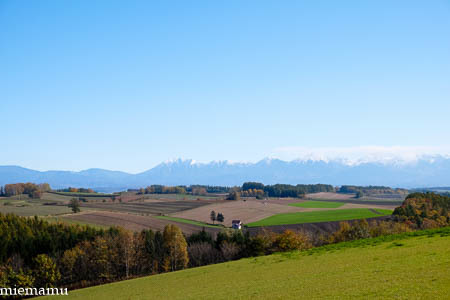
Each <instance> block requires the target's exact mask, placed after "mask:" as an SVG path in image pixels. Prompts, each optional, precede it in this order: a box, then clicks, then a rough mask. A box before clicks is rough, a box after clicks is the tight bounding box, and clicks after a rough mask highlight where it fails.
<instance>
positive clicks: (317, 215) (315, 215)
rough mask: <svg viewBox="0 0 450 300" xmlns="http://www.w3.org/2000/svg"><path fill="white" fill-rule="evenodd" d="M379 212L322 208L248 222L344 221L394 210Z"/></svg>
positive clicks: (260, 223)
mask: <svg viewBox="0 0 450 300" xmlns="http://www.w3.org/2000/svg"><path fill="white" fill-rule="evenodd" d="M376 211H377V212H379V214H376V213H375V212H373V211H372V210H370V209H368V208H353V209H336V210H321V211H308V212H297V213H284V214H277V215H274V216H270V217H268V218H265V219H262V220H259V221H257V222H253V223H249V224H247V226H248V227H256V226H272V225H288V224H302V223H317V222H330V221H344V220H355V219H366V218H373V217H379V216H383V215H390V214H391V213H392V211H390V210H387V209H377V210H376Z"/></svg>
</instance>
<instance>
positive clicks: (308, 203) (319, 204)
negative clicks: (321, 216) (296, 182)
mask: <svg viewBox="0 0 450 300" xmlns="http://www.w3.org/2000/svg"><path fill="white" fill-rule="evenodd" d="M344 204H345V203H342V202H326V201H312V200H310V201H305V202H299V203H291V204H289V206H296V207H306V208H338V207H341V206H342V205H344Z"/></svg>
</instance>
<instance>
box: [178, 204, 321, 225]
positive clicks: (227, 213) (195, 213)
mask: <svg viewBox="0 0 450 300" xmlns="http://www.w3.org/2000/svg"><path fill="white" fill-rule="evenodd" d="M212 210H214V211H215V212H216V213H222V214H223V215H224V217H225V222H224V223H223V224H224V225H225V226H231V221H232V220H241V221H242V222H243V223H244V224H245V223H250V222H255V221H258V220H260V219H263V218H266V217H269V216H272V215H275V214H279V213H287V212H300V211H313V210H317V209H316V208H301V207H294V206H288V205H281V204H274V203H270V202H268V203H266V204H264V201H261V200H247V201H242V200H241V201H226V202H221V203H217V204H210V205H205V206H202V207H198V208H195V209H190V210H185V211H182V212H178V213H174V214H172V216H174V217H179V218H185V219H190V220H197V221H201V222H205V223H210V222H211V220H210V218H209V216H210V213H211V211H212Z"/></svg>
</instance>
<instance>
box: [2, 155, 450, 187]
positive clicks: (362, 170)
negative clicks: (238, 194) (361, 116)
mask: <svg viewBox="0 0 450 300" xmlns="http://www.w3.org/2000/svg"><path fill="white" fill-rule="evenodd" d="M245 181H259V182H262V183H265V184H275V183H288V184H299V183H301V184H313V183H325V184H332V185H336V186H337V185H344V184H353V185H385V186H391V187H404V188H414V187H436V186H449V185H450V158H446V157H439V156H437V157H433V159H420V160H417V161H416V162H414V163H410V164H396V163H379V162H370V163H361V164H358V165H347V164H345V163H343V162H341V161H327V162H325V161H312V160H307V161H300V160H296V161H283V160H279V159H263V160H261V161H259V162H256V163H229V162H227V161H213V162H209V163H196V162H194V161H193V160H181V159H178V160H174V161H170V162H164V163H161V164H159V165H157V166H155V167H154V168H152V169H150V170H148V171H145V172H142V173H139V174H129V173H126V172H120V171H109V170H104V169H88V170H83V171H80V172H72V171H45V172H41V171H35V170H31V169H26V168H23V167H19V166H0V185H5V184H7V183H16V182H34V183H41V182H48V183H49V184H50V185H51V186H52V187H53V188H64V187H68V186H72V187H86V188H88V187H89V188H93V189H96V190H98V191H103V192H106V191H120V190H124V189H127V188H139V187H145V186H147V185H151V184H164V185H190V184H208V185H226V186H234V185H241V184H242V183H243V182H245Z"/></svg>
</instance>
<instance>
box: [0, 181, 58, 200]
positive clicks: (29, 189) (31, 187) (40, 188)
mask: <svg viewBox="0 0 450 300" xmlns="http://www.w3.org/2000/svg"><path fill="white" fill-rule="evenodd" d="M48 191H51V188H50V185H49V184H48V183H40V184H34V183H31V182H27V183H13V184H6V185H5V186H4V187H3V186H1V187H0V196H2V197H11V196H16V195H22V194H26V195H28V196H29V197H30V198H41V196H42V194H43V193H45V192H48Z"/></svg>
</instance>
